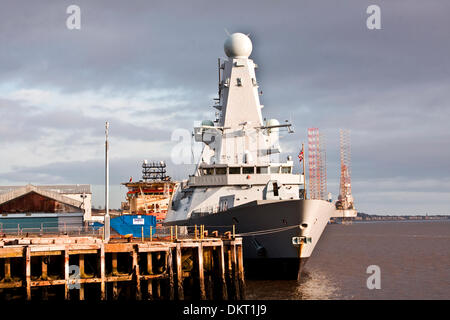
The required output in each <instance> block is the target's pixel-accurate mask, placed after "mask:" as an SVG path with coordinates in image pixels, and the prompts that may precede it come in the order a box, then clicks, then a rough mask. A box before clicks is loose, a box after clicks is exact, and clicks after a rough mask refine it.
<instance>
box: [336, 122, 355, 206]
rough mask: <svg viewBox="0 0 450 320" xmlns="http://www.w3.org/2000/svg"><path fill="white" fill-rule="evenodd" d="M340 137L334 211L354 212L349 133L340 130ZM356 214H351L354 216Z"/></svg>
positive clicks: (345, 130) (346, 130)
mask: <svg viewBox="0 0 450 320" xmlns="http://www.w3.org/2000/svg"><path fill="white" fill-rule="evenodd" d="M339 135H340V155H341V178H340V183H339V196H338V201H337V202H336V209H338V210H344V211H349V213H350V211H355V210H354V205H353V196H352V185H351V179H350V176H351V171H350V165H351V152H350V131H349V130H348V129H341V130H340V131H339ZM355 213H356V212H352V214H355Z"/></svg>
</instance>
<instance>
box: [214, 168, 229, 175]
mask: <svg viewBox="0 0 450 320" xmlns="http://www.w3.org/2000/svg"><path fill="white" fill-rule="evenodd" d="M216 174H227V168H216Z"/></svg>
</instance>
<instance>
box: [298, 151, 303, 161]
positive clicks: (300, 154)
mask: <svg viewBox="0 0 450 320" xmlns="http://www.w3.org/2000/svg"><path fill="white" fill-rule="evenodd" d="M298 161H300V162H302V161H303V149H302V151H300V153H299V154H298Z"/></svg>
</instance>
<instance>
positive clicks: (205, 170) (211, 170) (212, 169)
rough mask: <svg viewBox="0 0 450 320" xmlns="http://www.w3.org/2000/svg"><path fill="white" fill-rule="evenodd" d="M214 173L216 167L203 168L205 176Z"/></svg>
mask: <svg viewBox="0 0 450 320" xmlns="http://www.w3.org/2000/svg"><path fill="white" fill-rule="evenodd" d="M213 174H214V168H203V169H202V175H204V176H210V175H213Z"/></svg>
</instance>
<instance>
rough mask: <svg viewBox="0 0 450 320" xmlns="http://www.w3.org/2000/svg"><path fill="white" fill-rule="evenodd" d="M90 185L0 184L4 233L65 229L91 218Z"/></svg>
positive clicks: (0, 219)
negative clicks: (0, 185)
mask: <svg viewBox="0 0 450 320" xmlns="http://www.w3.org/2000/svg"><path fill="white" fill-rule="evenodd" d="M91 199H92V193H91V187H90V185H45V186H35V185H31V184H28V185H26V186H2V187H0V232H2V233H5V232H20V231H23V232H28V231H29V232H34V231H37V230H40V229H41V230H42V229H44V230H47V231H48V230H52V231H55V232H61V231H65V230H67V229H70V228H72V229H73V228H80V227H83V224H84V221H88V220H89V219H90V217H91Z"/></svg>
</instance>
